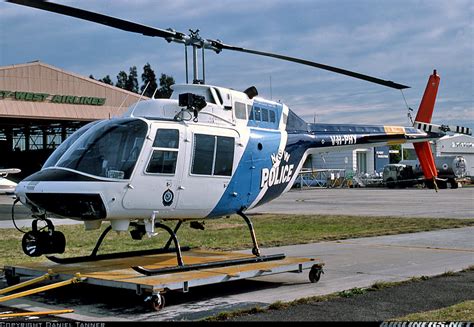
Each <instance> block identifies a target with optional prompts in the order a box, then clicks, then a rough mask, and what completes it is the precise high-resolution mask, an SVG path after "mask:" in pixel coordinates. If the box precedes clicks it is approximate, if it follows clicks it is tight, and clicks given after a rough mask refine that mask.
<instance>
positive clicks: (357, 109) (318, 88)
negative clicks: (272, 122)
mask: <svg viewBox="0 0 474 327" xmlns="http://www.w3.org/2000/svg"><path fill="white" fill-rule="evenodd" d="M56 2H58V3H61V4H66V5H69V6H73V7H79V8H81V9H85V10H89V11H93V12H98V13H102V14H105V15H110V16H114V17H118V18H121V19H125V20H130V21H133V22H137V23H140V24H144V25H148V26H153V27H158V28H161V29H166V28H173V29H175V30H177V31H180V32H185V33H187V32H188V30H189V29H199V30H200V34H201V36H202V37H203V38H209V39H220V40H222V41H223V42H224V43H226V44H230V45H235V46H241V47H245V48H249V49H255V50H261V51H266V52H274V53H278V54H282V55H287V56H292V57H297V58H302V59H306V60H311V61H316V62H319V63H323V64H327V65H331V66H336V67H340V68H344V69H348V70H353V71H356V72H359V73H362V74H366V75H371V76H375V77H378V78H382V79H385V80H392V81H394V82H397V83H401V84H405V85H409V86H411V88H409V89H405V90H404V91H403V93H402V92H401V91H399V90H395V89H391V88H387V87H383V86H380V85H376V84H372V83H369V82H366V81H360V80H357V79H354V78H350V77H346V76H342V75H338V74H335V73H331V72H327V71H323V70H319V69H315V68H311V67H307V66H303V65H298V64H295V63H290V62H284V61H280V60H277V59H272V58H266V57H259V56H255V55H251V54H245V53H238V52H232V51H223V52H221V53H220V54H215V53H213V52H210V51H208V52H207V53H206V83H207V84H211V85H218V86H223V87H229V88H233V89H236V90H245V89H246V88H247V87H249V86H251V85H255V86H256V87H257V89H258V90H259V94H260V96H262V97H265V98H269V99H270V98H271V99H273V100H275V101H281V102H284V103H285V104H287V105H288V106H289V107H290V108H291V109H292V110H293V111H295V112H296V113H297V114H298V115H300V116H301V117H303V118H304V119H305V120H306V121H308V122H314V121H315V122H321V123H357V124H394V125H403V126H409V120H408V118H407V113H408V109H407V105H408V106H409V107H411V108H413V109H415V112H416V110H417V109H418V105H419V103H420V100H421V97H422V95H423V92H424V89H425V87H426V83H427V80H428V76H429V75H430V74H431V73H432V72H433V69H436V70H437V72H438V74H439V75H440V77H441V84H440V88H439V91H438V98H437V103H436V107H435V113H434V115H433V123H435V124H453V125H462V126H466V127H470V128H474V2H472V1H469V0H466V1H464V0H450V1H445V0H429V1H421V0H420V1H417V0H400V1H388V0H379V1H377V0H359V1H356V0H332V1H330V0H326V1H323V0H321V1H318V0H258V1H255V0H233V1H230V0H200V1H190V0H173V1H168V0H135V1H125V0H101V1H98V0H81V1H79V0H68V1H66V0H57V1H56ZM189 54H191V51H189ZM34 60H41V61H43V62H45V63H47V64H50V65H53V66H56V67H59V68H61V69H64V70H66V71H71V72H74V73H78V74H82V75H85V76H89V75H90V74H92V75H93V76H94V77H96V78H102V77H104V76H106V75H110V76H111V77H112V80H113V81H115V80H116V75H117V73H118V72H119V71H121V70H124V71H127V72H128V69H129V67H131V66H137V68H138V72H139V75H140V74H141V71H142V68H143V66H144V65H145V64H146V63H150V64H151V67H152V68H153V69H154V70H155V73H157V75H158V74H160V73H165V74H167V75H171V76H173V77H174V78H175V80H176V82H177V83H185V66H184V47H183V46H182V45H178V44H175V43H171V44H169V43H167V42H166V41H165V40H163V39H161V38H153V37H147V36H143V35H140V34H135V33H130V32H125V31H122V30H117V29H114V28H111V27H108V26H103V25H100V24H95V23H91V22H87V21H83V20H79V19H76V18H72V17H67V16H61V15H59V14H55V13H49V12H45V11H42V10H38V9H34V8H28V7H24V6H19V5H15V4H11V3H6V2H3V1H2V2H0V66H6V65H12V64H21V63H25V62H30V61H34ZM190 68H191V67H190ZM405 100H406V102H405Z"/></svg>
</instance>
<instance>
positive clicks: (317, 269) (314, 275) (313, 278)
mask: <svg viewBox="0 0 474 327" xmlns="http://www.w3.org/2000/svg"><path fill="white" fill-rule="evenodd" d="M321 274H324V271H323V268H322V267H321V266H319V265H314V266H313V267H311V270H310V271H309V281H310V282H311V283H317V282H318V281H319V280H320V279H321Z"/></svg>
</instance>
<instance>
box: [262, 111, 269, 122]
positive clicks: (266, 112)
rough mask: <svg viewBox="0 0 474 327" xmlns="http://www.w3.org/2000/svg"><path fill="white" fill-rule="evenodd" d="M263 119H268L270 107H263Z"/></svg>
mask: <svg viewBox="0 0 474 327" xmlns="http://www.w3.org/2000/svg"><path fill="white" fill-rule="evenodd" d="M262 121H268V109H262Z"/></svg>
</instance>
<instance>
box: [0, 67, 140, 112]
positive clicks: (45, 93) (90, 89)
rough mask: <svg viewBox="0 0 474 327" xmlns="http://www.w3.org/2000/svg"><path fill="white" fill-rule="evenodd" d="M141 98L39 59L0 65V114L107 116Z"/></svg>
mask: <svg viewBox="0 0 474 327" xmlns="http://www.w3.org/2000/svg"><path fill="white" fill-rule="evenodd" d="M139 98H140V95H139V94H136V93H133V92H129V91H126V90H123V89H121V88H118V87H115V86H112V85H108V84H105V83H102V82H99V81H96V80H94V79H91V78H89V77H84V76H81V75H78V74H75V73H71V72H67V71H64V70H62V69H59V68H57V67H54V66H51V65H48V64H45V63H43V62H40V61H35V62H31V63H26V64H19V65H10V66H4V67H0V118H15V119H53V120H73V121H91V120H97V119H106V118H109V117H114V116H119V115H121V114H122V113H124V112H125V111H126V110H127V108H128V107H129V106H130V105H131V104H133V103H135V102H137V101H138V100H139ZM143 98H145V99H147V97H143Z"/></svg>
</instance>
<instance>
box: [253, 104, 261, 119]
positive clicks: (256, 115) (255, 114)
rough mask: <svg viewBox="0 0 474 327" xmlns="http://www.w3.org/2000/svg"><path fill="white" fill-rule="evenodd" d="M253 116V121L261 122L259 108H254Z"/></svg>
mask: <svg viewBox="0 0 474 327" xmlns="http://www.w3.org/2000/svg"><path fill="white" fill-rule="evenodd" d="M253 115H254V119H255V120H256V121H260V120H261V109H260V108H259V107H255V109H254V113H253Z"/></svg>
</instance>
